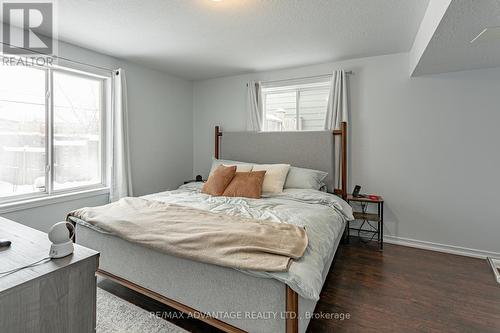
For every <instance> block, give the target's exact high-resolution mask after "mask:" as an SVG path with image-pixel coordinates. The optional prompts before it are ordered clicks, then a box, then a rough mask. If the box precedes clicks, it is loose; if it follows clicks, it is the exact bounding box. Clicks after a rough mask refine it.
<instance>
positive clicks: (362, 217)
mask: <svg viewBox="0 0 500 333" xmlns="http://www.w3.org/2000/svg"><path fill="white" fill-rule="evenodd" d="M377 197H378V198H377V199H375V198H368V197H366V196H363V197H353V196H352V195H351V194H349V195H348V196H347V202H348V203H349V204H350V203H351V202H359V204H360V207H361V211H355V212H353V215H354V218H355V219H356V220H358V221H362V223H361V225H360V226H359V228H351V225H350V222H349V221H348V222H347V228H346V231H347V241H349V236H350V231H357V232H358V236H359V237H360V238H361V236H360V233H361V232H363V233H369V234H372V237H371V238H370V240H373V237H375V235H377V242H378V245H379V248H380V250H383V249H384V199H383V198H382V197H381V196H377ZM369 204H376V205H377V213H376V214H375V213H369V212H368V205H369ZM351 206H352V205H351ZM353 208H354V207H353ZM372 222H376V223H377V227H376V228H375V226H374V225H372ZM365 224H368V226H369V227H370V229H366V228H365V229H363V226H364V225H365Z"/></svg>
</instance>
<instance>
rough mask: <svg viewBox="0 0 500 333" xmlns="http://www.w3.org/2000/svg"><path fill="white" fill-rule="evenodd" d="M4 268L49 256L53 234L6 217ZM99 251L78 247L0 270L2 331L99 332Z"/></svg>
mask: <svg viewBox="0 0 500 333" xmlns="http://www.w3.org/2000/svg"><path fill="white" fill-rule="evenodd" d="M0 238H7V239H9V240H10V241H11V242H12V245H11V246H10V247H8V248H0V272H4V271H8V270H11V269H13V268H17V267H19V266H25V265H27V264H30V263H32V262H35V261H37V260H40V259H42V258H45V257H48V253H49V248H50V241H49V240H48V238H47V234H46V233H43V232H41V231H38V230H35V229H32V228H29V227H27V226H25V225H22V224H19V223H16V222H13V221H10V220H7V219H4V218H1V217H0ZM98 265H99V253H98V252H96V251H94V250H91V249H88V248H85V247H83V246H79V245H76V244H75V252H74V253H73V254H72V255H70V256H67V257H65V258H61V259H53V260H50V261H47V262H43V263H41V264H39V265H36V266H33V267H30V268H26V269H23V270H21V271H18V272H15V273H12V274H8V275H5V274H4V275H1V274H0V332H9V333H17V332H19V333H21V332H22V333H26V332H36V333H39V332H50V333H57V332H61V333H71V332H74V333H77V332H78V333H80V332H82V333H83V332H85V333H87V332H95V327H96V277H95V272H96V270H97V267H98Z"/></svg>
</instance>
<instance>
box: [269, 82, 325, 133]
mask: <svg viewBox="0 0 500 333" xmlns="http://www.w3.org/2000/svg"><path fill="white" fill-rule="evenodd" d="M329 89H330V81H329V77H323V78H320V79H315V80H314V81H311V80H304V81H303V82H300V80H299V81H297V80H294V81H293V82H286V81H285V82H282V83H274V84H268V85H266V84H263V87H262V96H263V97H262V98H263V101H264V105H263V107H264V131H270V132H272V131H318V130H323V128H324V122H325V114H326V107H327V104H328V94H329Z"/></svg>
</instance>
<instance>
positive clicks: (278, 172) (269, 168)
mask: <svg viewBox="0 0 500 333" xmlns="http://www.w3.org/2000/svg"><path fill="white" fill-rule="evenodd" d="M260 170H266V177H264V184H262V192H267V193H281V192H283V186H284V185H285V181H286V176H287V175H288V170H290V164H254V165H253V169H252V171H260Z"/></svg>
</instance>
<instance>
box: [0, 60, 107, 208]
mask: <svg viewBox="0 0 500 333" xmlns="http://www.w3.org/2000/svg"><path fill="white" fill-rule="evenodd" d="M105 83H106V78H104V77H98V76H95V75H92V74H83V73H80V72H74V71H69V70H65V69H59V68H57V69H54V68H42V67H25V66H7V65H4V66H0V202H6V201H15V200H20V199H24V198H32V197H41V196H49V195H53V194H61V193H66V192H74V191H80V190H83V189H90V188H96V187H102V186H103V185H104V184H105V179H106V178H105V175H104V173H105V172H104V170H105V169H104V167H103V166H104V162H105V154H104V153H105V149H104V147H105V142H104V141H105V140H104V139H105V136H104V126H103V125H104V115H105V109H106V105H107V103H105V86H106V84H105Z"/></svg>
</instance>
